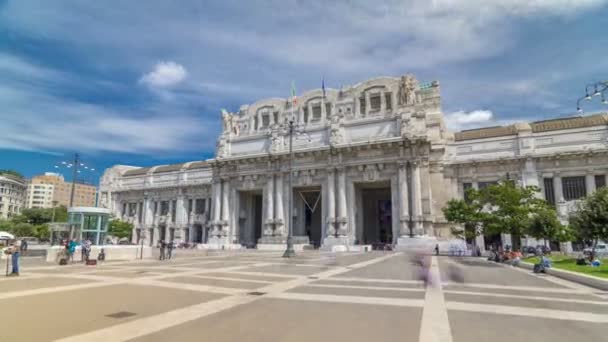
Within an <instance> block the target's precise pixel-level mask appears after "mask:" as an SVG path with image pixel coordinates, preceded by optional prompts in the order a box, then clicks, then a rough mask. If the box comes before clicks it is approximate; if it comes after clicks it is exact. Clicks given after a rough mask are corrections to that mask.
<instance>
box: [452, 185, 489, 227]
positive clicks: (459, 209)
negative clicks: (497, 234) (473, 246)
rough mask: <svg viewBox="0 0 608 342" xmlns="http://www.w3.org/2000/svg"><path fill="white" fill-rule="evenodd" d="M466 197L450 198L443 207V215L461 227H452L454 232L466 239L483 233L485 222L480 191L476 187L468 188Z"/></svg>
mask: <svg viewBox="0 0 608 342" xmlns="http://www.w3.org/2000/svg"><path fill="white" fill-rule="evenodd" d="M465 198H466V199H452V200H449V201H448V203H447V206H446V207H445V208H443V215H444V217H445V219H446V220H448V222H452V223H458V224H460V225H462V227H463V228H462V229H461V228H456V227H453V228H452V234H453V235H455V236H457V237H460V238H465V239H475V238H476V237H477V236H478V235H480V234H481V232H482V230H481V229H480V227H481V225H482V223H483V222H484V220H485V219H484V216H485V215H486V213H484V212H483V207H484V206H483V204H482V203H481V202H480V201H479V198H480V193H479V191H478V190H476V189H468V190H467V193H466V196H465Z"/></svg>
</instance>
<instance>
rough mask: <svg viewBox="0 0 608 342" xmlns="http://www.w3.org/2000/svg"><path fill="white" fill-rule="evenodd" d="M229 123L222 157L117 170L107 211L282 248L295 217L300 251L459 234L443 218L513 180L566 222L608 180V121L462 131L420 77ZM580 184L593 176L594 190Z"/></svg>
mask: <svg viewBox="0 0 608 342" xmlns="http://www.w3.org/2000/svg"><path fill="white" fill-rule="evenodd" d="M222 120H223V132H222V133H221V135H220V137H219V139H218V144H217V151H216V158H213V159H210V160H207V161H196V162H188V163H183V164H176V165H163V166H156V167H151V168H137V167H132V166H122V165H118V166H114V167H112V168H110V169H108V170H106V172H105V173H104V176H103V178H102V179H101V185H100V186H101V189H100V193H101V196H100V204H101V205H102V206H105V207H108V208H110V209H111V210H112V212H113V213H114V215H116V216H118V217H122V218H123V219H125V220H129V221H131V222H133V223H135V226H136V232H135V234H134V239H135V240H137V239H138V238H144V239H145V240H146V241H147V243H153V242H155V241H157V240H159V239H161V238H163V239H166V240H169V239H170V240H177V241H189V242H192V241H195V242H199V243H202V244H203V245H204V246H207V247H209V248H237V247H240V246H241V245H247V246H254V245H257V247H258V248H273V247H274V246H276V245H277V244H284V243H285V239H286V236H287V229H288V227H289V222H290V221H291V223H292V227H293V232H294V236H295V241H296V245H297V246H304V245H307V244H315V245H321V246H323V247H326V248H335V247H336V246H339V247H346V248H352V247H353V246H359V245H366V244H371V243H374V242H383V243H393V244H396V245H397V246H407V245H408V244H410V243H412V241H413V240H414V239H416V238H418V237H427V238H432V239H440V240H441V239H447V238H449V237H450V225H448V224H447V222H445V219H444V218H443V215H442V210H441V209H442V208H443V207H444V206H445V204H446V202H447V201H448V200H449V199H451V198H459V197H462V196H463V194H464V190H465V188H466V187H469V186H471V187H480V186H484V185H485V184H488V182H495V181H498V180H500V179H504V178H505V177H510V178H511V179H517V180H518V181H519V182H520V183H521V184H525V185H538V186H540V187H541V188H542V189H543V191H542V194H543V195H547V196H548V195H551V196H554V202H555V203H556V206H557V207H558V211H559V213H560V216H561V217H562V218H564V219H565V217H566V216H567V212H568V210H569V208H571V206H572V204H573V203H574V200H575V199H576V198H575V197H576V196H577V195H580V194H579V193H580V192H581V191H585V192H591V191H593V189H594V188H595V186H596V185H600V186H601V185H602V184H604V183H605V176H606V174H607V173H608V154H607V151H608V149H607V145H606V143H607V138H608V130H607V123H608V115H605V114H600V115H594V116H589V117H584V118H567V119H557V120H549V121H543V122H533V123H521V124H515V125H511V126H506V127H491V128H483V129H477V130H470V131H463V132H457V133H452V132H450V131H448V130H447V129H446V126H445V122H444V116H443V114H442V112H441V98H440V87H439V83H438V82H432V83H427V84H419V83H418V81H417V80H416V79H415V78H414V77H413V76H411V75H405V76H403V77H400V78H393V77H381V78H376V79H372V80H368V81H365V82H362V83H359V84H356V85H354V86H351V87H348V88H344V89H340V90H333V89H328V90H326V92H325V93H324V92H323V91H322V90H320V89H317V90H313V91H309V92H307V93H305V94H303V95H302V96H300V97H298V98H297V102H296V101H294V100H293V99H267V100H262V101H259V102H256V103H254V104H251V105H245V106H242V107H241V108H240V111H239V112H238V113H229V112H226V111H223V112H222ZM289 121H293V122H294V123H295V133H294V134H293V135H292V146H293V165H292V166H291V169H292V173H291V176H292V182H293V188H290V187H289V176H290V174H289V168H290V166H289V165H290V153H289V140H290V139H289V134H288V132H289V130H288V127H289V124H288V123H289ZM574 176H583V177H585V181H584V187H585V189H584V190H581V189H579V188H577V186H578V187H580V184H577V182H578V181H580V178H576V177H574ZM596 176H597V177H596ZM602 177H603V178H604V181H603V182H604V183H602ZM564 178H565V179H566V180H565V181H564V180H563V179H564ZM549 179H550V183H551V189H549V188H547V187H546V185H547V184H549V183H548V182H549V181H548V180H549ZM563 182H566V183H564V184H566V185H567V187H568V196H566V197H564V195H563V190H562V183H563ZM291 189H293V193H292V200H293V207H292V208H293V213H292V217H291V218H289V217H288V209H289V208H288V198H289V194H290V190H291ZM155 208H156V209H155ZM142 231H143V232H145V234H144V233H141V232H142ZM412 237H413V238H412ZM503 242H505V243H506V242H509V237H508V236H505V237H503Z"/></svg>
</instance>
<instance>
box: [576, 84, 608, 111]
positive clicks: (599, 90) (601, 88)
mask: <svg viewBox="0 0 608 342" xmlns="http://www.w3.org/2000/svg"><path fill="white" fill-rule="evenodd" d="M590 88H593V92H592V93H590V91H589V90H590ZM607 91H608V81H599V82H595V83H592V84H588V85H587V86H586V87H585V96H583V97H581V98H579V99H578V100H576V111H577V112H579V113H582V112H583V109H582V108H581V102H582V101H585V100H586V101H589V100H591V99H592V98H593V97H595V96H601V99H602V100H601V102H602V103H603V104H608V100H606V97H605V96H604V93H605V92H607Z"/></svg>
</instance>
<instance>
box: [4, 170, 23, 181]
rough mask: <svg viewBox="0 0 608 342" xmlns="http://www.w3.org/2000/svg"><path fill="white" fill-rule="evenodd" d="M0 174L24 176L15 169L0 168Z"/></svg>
mask: <svg viewBox="0 0 608 342" xmlns="http://www.w3.org/2000/svg"><path fill="white" fill-rule="evenodd" d="M0 175H10V176H14V177H17V178H21V179H23V178H24V177H23V175H22V174H20V173H19V172H17V171H15V170H7V169H0Z"/></svg>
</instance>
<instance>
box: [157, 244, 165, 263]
mask: <svg viewBox="0 0 608 342" xmlns="http://www.w3.org/2000/svg"><path fill="white" fill-rule="evenodd" d="M158 246H159V247H160V256H159V257H158V260H165V242H164V241H163V240H158Z"/></svg>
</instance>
